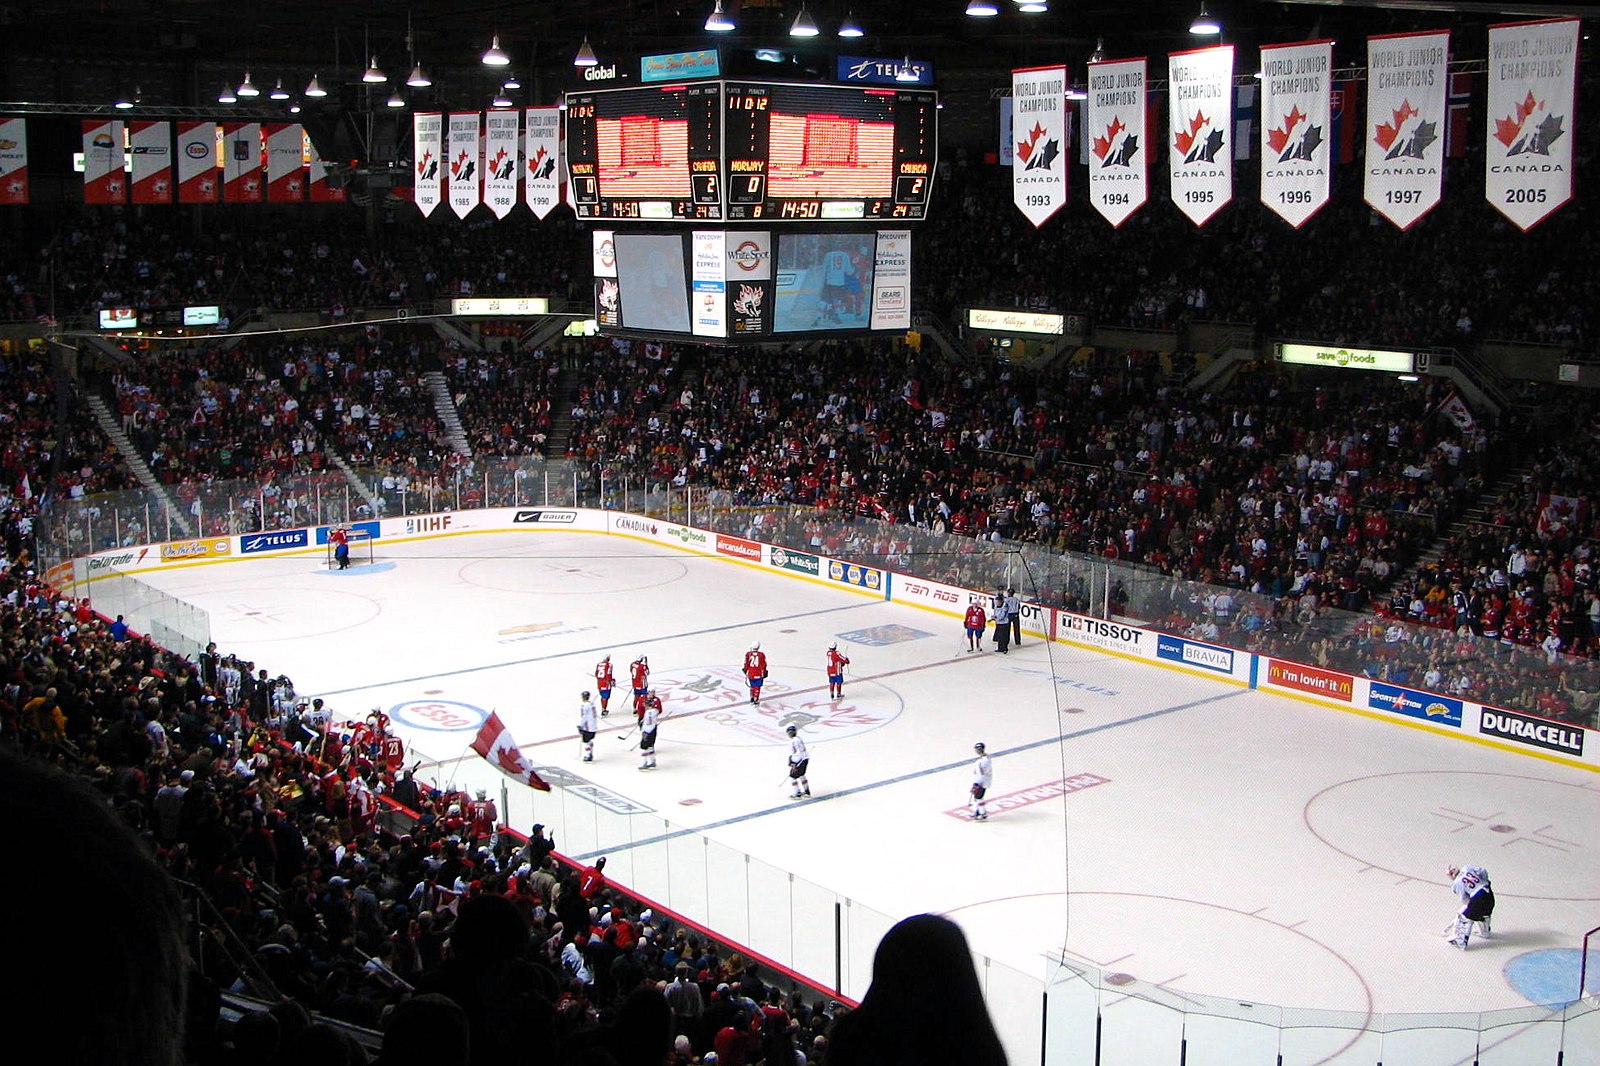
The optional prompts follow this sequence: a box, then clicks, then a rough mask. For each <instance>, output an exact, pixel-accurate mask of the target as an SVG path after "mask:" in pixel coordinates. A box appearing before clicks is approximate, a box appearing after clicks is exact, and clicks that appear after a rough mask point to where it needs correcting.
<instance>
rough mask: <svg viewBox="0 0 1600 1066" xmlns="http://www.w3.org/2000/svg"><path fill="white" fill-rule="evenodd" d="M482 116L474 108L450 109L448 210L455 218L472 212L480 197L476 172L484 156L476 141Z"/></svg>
mask: <svg viewBox="0 0 1600 1066" xmlns="http://www.w3.org/2000/svg"><path fill="white" fill-rule="evenodd" d="M481 119H482V116H481V115H480V114H479V113H478V112H476V111H452V112H450V148H449V153H450V154H449V156H448V158H449V160H450V210H452V211H454V212H455V213H456V217H457V218H466V217H467V216H468V215H470V214H472V209H473V208H474V207H477V206H478V204H479V202H480V201H481V200H482V187H483V183H482V181H481V180H480V178H479V175H478V163H479V160H480V158H481V157H482V156H483V151H482V145H480V144H479V140H478V138H479V126H480V124H481Z"/></svg>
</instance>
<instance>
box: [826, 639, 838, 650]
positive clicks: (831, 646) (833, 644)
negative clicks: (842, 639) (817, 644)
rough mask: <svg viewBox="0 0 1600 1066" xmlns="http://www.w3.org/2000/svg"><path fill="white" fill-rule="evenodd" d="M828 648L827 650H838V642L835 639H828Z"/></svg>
mask: <svg viewBox="0 0 1600 1066" xmlns="http://www.w3.org/2000/svg"><path fill="white" fill-rule="evenodd" d="M828 650H829V651H838V650H839V642H838V641H837V640H834V641H830V642H829V643H828Z"/></svg>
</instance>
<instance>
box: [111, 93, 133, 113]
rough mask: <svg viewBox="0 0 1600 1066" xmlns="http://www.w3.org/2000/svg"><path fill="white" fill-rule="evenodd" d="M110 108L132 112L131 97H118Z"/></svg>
mask: <svg viewBox="0 0 1600 1066" xmlns="http://www.w3.org/2000/svg"><path fill="white" fill-rule="evenodd" d="M111 106H112V107H114V108H116V109H117V110H118V111H129V110H132V108H133V97H131V96H119V97H117V102H116V103H114V104H112V105H111Z"/></svg>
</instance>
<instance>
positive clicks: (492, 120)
mask: <svg viewBox="0 0 1600 1066" xmlns="http://www.w3.org/2000/svg"><path fill="white" fill-rule="evenodd" d="M521 119H522V116H521V115H520V114H519V113H518V112H516V111H491V112H489V113H488V114H487V115H485V116H484V120H483V202H484V203H486V204H488V205H489V210H490V211H493V212H494V217H495V218H505V217H506V216H507V215H509V214H510V213H511V209H512V208H513V207H515V206H517V174H518V172H519V170H520V169H521V167H520V160H519V159H518V152H519V151H520V150H521V148H522V145H521V144H520V143H518V142H519V141H520V140H521V137H522V130H521V129H520V128H519V124H520V122H521Z"/></svg>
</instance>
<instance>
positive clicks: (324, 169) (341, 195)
mask: <svg viewBox="0 0 1600 1066" xmlns="http://www.w3.org/2000/svg"><path fill="white" fill-rule="evenodd" d="M308 144H309V148H308V153H309V155H310V157H311V165H310V166H309V167H307V168H306V177H307V178H309V179H310V181H311V202H312V203H314V204H342V203H344V201H345V190H344V186H343V185H341V186H339V187H338V188H334V186H333V183H332V182H331V181H329V180H328V164H327V162H326V161H324V160H323V158H322V156H321V155H320V154H319V153H318V152H317V146H316V143H315V142H314V141H313V142H308Z"/></svg>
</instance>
